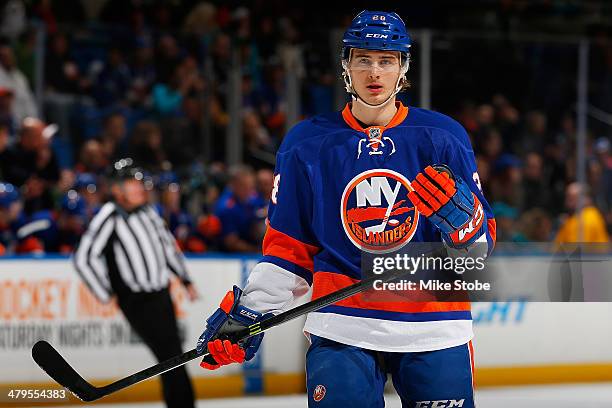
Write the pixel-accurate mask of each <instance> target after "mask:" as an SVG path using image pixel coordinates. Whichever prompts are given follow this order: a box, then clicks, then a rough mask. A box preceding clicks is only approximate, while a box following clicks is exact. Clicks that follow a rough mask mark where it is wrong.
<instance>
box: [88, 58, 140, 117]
mask: <svg viewBox="0 0 612 408" xmlns="http://www.w3.org/2000/svg"><path fill="white" fill-rule="evenodd" d="M131 81H132V78H131V76H130V69H129V67H128V65H127V64H126V63H125V58H124V56H123V52H122V51H121V50H120V49H119V48H117V47H114V48H111V50H110V51H109V52H108V61H107V62H106V63H105V64H104V67H103V68H102V71H101V72H100V73H99V74H98V77H97V78H96V81H95V85H94V98H95V99H96V101H97V102H98V105H99V106H103V107H104V106H114V105H116V104H118V103H120V102H121V101H123V99H124V94H125V92H126V90H128V89H130V85H131Z"/></svg>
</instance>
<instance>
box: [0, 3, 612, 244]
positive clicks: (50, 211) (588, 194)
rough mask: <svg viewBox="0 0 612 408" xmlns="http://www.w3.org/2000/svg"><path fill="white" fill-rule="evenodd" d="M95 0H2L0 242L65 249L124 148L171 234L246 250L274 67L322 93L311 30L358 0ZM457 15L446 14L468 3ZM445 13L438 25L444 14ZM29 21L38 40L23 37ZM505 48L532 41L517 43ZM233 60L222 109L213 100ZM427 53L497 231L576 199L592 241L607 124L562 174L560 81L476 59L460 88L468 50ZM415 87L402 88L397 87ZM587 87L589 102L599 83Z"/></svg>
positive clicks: (566, 128)
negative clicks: (232, 104) (320, 6)
mask: <svg viewBox="0 0 612 408" xmlns="http://www.w3.org/2000/svg"><path fill="white" fill-rule="evenodd" d="M102 3H104V4H103V7H101V8H100V9H98V10H94V11H92V10H91V9H90V7H86V3H85V2H80V1H78V0H70V1H61V2H59V1H58V2H54V1H50V0H39V1H34V2H24V1H21V0H10V1H8V2H7V3H6V5H5V6H4V9H3V10H2V11H1V12H2V22H3V25H2V29H0V35H2V36H3V39H2V40H1V42H0V254H3V253H4V254H12V253H18V254H19V253H47V252H48V253H53V252H59V253H65V254H67V253H70V251H71V250H72V249H73V248H74V246H75V244H76V242H78V239H79V236H80V233H81V232H82V231H83V229H84V227H85V226H86V225H87V222H88V221H89V220H90V219H91V217H92V216H93V215H94V214H95V212H96V211H97V209H98V208H99V207H100V205H101V204H102V203H103V202H104V200H106V199H107V198H108V182H107V180H106V169H107V167H108V166H109V164H111V163H113V162H114V161H115V160H117V159H118V158H121V157H127V156H129V157H132V158H133V159H134V160H135V161H136V162H137V163H138V164H139V165H140V166H142V167H143V168H144V169H145V170H146V171H147V174H148V176H147V179H146V181H145V182H146V185H147V188H148V189H149V191H150V193H151V202H152V203H153V204H154V205H155V206H156V208H157V209H158V210H159V211H160V213H161V214H162V215H163V217H164V218H165V219H166V221H167V222H168V224H169V225H170V228H171V230H172V231H173V233H174V234H175V236H176V238H177V241H178V243H179V245H180V246H181V247H182V248H183V249H184V250H185V251H187V252H196V253H201V252H206V251H211V250H221V251H229V252H257V251H258V250H259V248H260V245H261V240H262V237H263V233H264V231H265V218H266V211H267V202H268V199H269V197H270V192H271V191H272V188H273V173H272V169H273V168H274V153H275V152H276V150H277V148H278V146H279V145H280V143H281V141H282V138H283V135H284V133H285V131H286V129H287V127H288V126H289V124H288V123H287V114H288V112H287V100H286V98H287V84H286V82H287V72H288V71H290V72H291V73H292V75H295V76H296V77H297V78H298V79H299V80H300V82H301V84H302V85H301V92H300V101H301V103H300V106H301V111H300V112H299V114H300V117H302V118H305V117H309V116H312V115H314V114H317V113H321V112H327V111H331V110H333V109H335V105H334V89H335V88H337V86H336V81H337V79H338V78H337V77H336V76H337V74H336V72H337V61H334V60H333V58H332V57H333V54H332V53H331V52H330V48H329V46H328V45H327V44H328V43H329V34H330V32H331V31H332V28H337V29H341V28H342V27H343V26H344V25H346V23H347V18H350V16H351V15H352V14H354V13H353V12H354V11H359V10H352V9H351V10H344V11H343V12H342V13H336V14H334V13H331V14H330V15H325V16H318V17H320V19H319V20H317V21H318V24H310V23H309V21H313V20H311V19H309V16H312V15H313V13H315V11H313V10H306V9H302V8H299V7H297V6H296V7H294V8H291V6H290V5H288V4H287V3H285V2H281V1H272V2H261V1H256V2H254V3H256V4H253V5H252V6H249V7H245V6H243V5H241V4H240V3H239V2H201V3H192V2H182V3H181V5H177V4H174V3H172V2H163V1H152V0H151V1H135V0H131V1H129V0H122V1H116V0H109V1H107V2H102ZM457 3H461V2H457ZM520 3H521V2H514V1H500V2H499V10H497V11H496V13H497V14H496V15H498V16H504V18H501V17H500V18H499V19H498V20H499V21H498V26H500V27H506V26H507V27H514V26H516V24H517V23H516V22H515V23H513V24H510V23H509V21H510V20H512V18H511V17H512V16H520V15H523V14H522V13H525V10H523V9H521V7H520ZM89 6H91V5H89ZM356 6H357V5H355V7H356ZM423 7H424V8H421V9H419V10H413V12H414V13H416V15H417V17H415V19H417V18H420V24H421V25H420V26H428V25H429V26H431V25H433V26H434V27H435V24H434V23H433V21H432V20H431V19H428V18H427V16H428V15H429V14H428V10H429V9H427V7H425V6H423ZM542 7H544V8H545V6H542ZM500 10H501V11H503V13H502V12H500ZM540 11H541V12H542V15H544V16H546V17H547V18H548V16H549V15H550V11H549V13H548V14H547V12H546V10H544V11H542V10H540ZM569 12H571V11H569ZM400 13H402V12H401V10H400ZM494 14H495V13H494ZM403 15H405V14H403ZM458 15H459V14H458ZM466 15H467V14H462V15H461V16H462V18H463V20H465V21H471V20H470V19H468V18H467V17H465V16H466ZM508 16H510V17H508ZM485 17H486V16H485ZM463 20H462V21H463ZM490 20H491V19H490V18H489V19H488V20H487V21H490ZM84 21H86V22H87V24H85V23H83V22H84ZM521 21H525V20H521ZM9 23H10V24H9ZM438 24H440V23H439V22H438ZM445 24H448V25H449V27H451V28H452V24H453V22H452V21H448V20H445ZM409 25H411V24H410V22H409ZM41 26H42V27H44V32H45V33H46V35H45V37H44V38H43V39H42V40H43V41H44V43H43V46H42V48H43V50H44V53H40V52H38V51H40V41H41V37H40V32H41V30H40V29H39V27H41ZM440 28H443V29H445V28H448V27H440ZM488 29H491V27H488ZM508 29H510V28H508ZM594 35H595V39H596V41H595V45H594V48H593V51H592V56H593V57H592V59H593V58H595V59H594V60H593V61H592V63H593V64H594V65H595V66H597V70H595V71H594V74H593V75H594V76H595V77H596V78H594V80H596V81H598V84H601V88H603V89H607V88H606V87H610V85H612V58H611V57H612V40H611V39H610V36H609V32H606V31H605V30H604V31H596V32H595V33H594ZM321 44H325V46H321ZM417 45H418V44H417ZM485 47H486V44H483V48H485ZM489 48H490V44H489ZM417 51H418V50H417ZM515 51H516V50H515ZM456 52H457V53H456V54H455V56H454V57H453V58H456V62H457V64H459V63H460V62H463V61H465V58H466V57H465V55H464V54H463V51H462V50H461V49H460V48H458V49H457V51H456ZM495 52H497V53H499V49H498V48H495ZM521 52H526V53H530V54H528V55H529V56H533V55H534V50H532V49H530V50H527V51H525V50H524V49H521ZM472 53H475V54H477V51H476V50H472ZM515 54H518V52H515ZM40 55H44V57H42V61H41V57H40ZM542 58H544V57H542ZM597 58H599V59H597ZM574 61H575V60H574ZM434 62H435V61H434ZM515 62H516V61H515ZM472 63H474V61H472ZM236 64H238V65H239V72H240V92H241V97H242V100H241V109H240V116H239V117H233V116H232V115H230V111H229V107H228V104H229V99H230V88H231V85H230V81H231V79H230V73H231V72H232V69H233V67H235V66H236ZM468 64H469V62H468ZM491 64H493V62H491ZM500 64H505V65H509V63H508V61H506V60H504V61H502V62H500ZM517 64H518V63H517ZM601 65H603V66H601ZM509 66H511V67H512V68H511V69H514V67H513V66H512V65H509ZM440 67H441V65H440V64H438V65H437V68H434V81H435V78H436V77H438V78H447V79H448V80H447V81H446V82H444V81H439V82H438V84H444V86H445V87H446V89H445V90H443V89H440V88H441V86H440V85H438V86H437V87H436V86H434V89H433V93H434V95H433V96H434V98H433V99H434V108H438V109H441V110H442V111H443V112H444V113H447V114H450V115H451V116H453V117H454V118H456V119H457V120H459V121H460V122H461V123H462V124H463V125H464V127H465V128H466V129H467V130H468V133H469V134H470V137H471V138H472V143H473V146H474V150H475V154H476V158H477V164H478V169H479V175H480V183H481V185H482V188H483V190H484V192H485V196H486V197H487V198H488V200H489V202H490V203H491V204H492V206H493V209H494V212H495V215H496V218H497V220H498V240H499V241H518V242H525V241H544V242H546V241H552V240H555V239H556V240H558V241H571V240H572V239H573V240H576V239H578V237H577V236H576V232H575V228H573V229H572V228H570V227H569V226H568V225H570V226H571V225H572V222H573V223H576V218H575V212H576V209H577V208H578V206H580V208H584V209H583V210H582V211H583V212H584V211H586V210H588V211H586V213H587V221H586V223H587V224H588V226H587V230H588V231H587V232H589V231H591V230H592V231H595V232H593V233H592V235H590V232H589V233H588V234H587V235H582V238H585V237H586V238H588V239H585V240H595V241H607V240H608V236H609V232H610V231H611V229H612V205H611V202H612V152H611V147H610V135H611V134H612V132H611V131H610V130H611V128H610V126H607V127H605V126H593V127H589V134H588V137H587V146H586V152H587V166H586V168H587V174H586V176H587V177H586V179H587V183H586V185H579V184H576V179H577V174H576V168H577V159H576V151H577V149H576V122H575V112H574V111H573V110H572V107H573V103H574V99H575V95H571V93H570V95H569V96H568V95H563V94H562V92H557V93H553V92H552V91H551V90H550V89H548V88H547V87H545V86H544V85H542V82H541V81H537V80H536V79H537V75H535V74H534V75H533V76H532V79H533V82H534V83H535V85H533V84H532V85H533V86H531V85H530V86H531V88H529V90H530V92H531V94H530V95H531V96H533V95H534V93H535V95H536V97H533V98H530V102H526V101H525V100H523V99H520V98H517V97H516V93H517V89H516V86H514V85H515V82H516V81H517V78H516V77H514V78H512V80H509V87H508V89H502V90H501V91H500V90H498V89H488V90H487V89H485V88H486V87H485V86H484V85H485V83H486V78H485V77H484V76H480V78H481V79H482V84H483V87H481V88H478V87H477V86H476V85H474V84H475V82H474V81H473V80H471V82H470V86H471V87H472V89H473V91H474V92H473V93H474V95H473V96H472V95H471V90H468V89H467V87H463V85H464V84H463V83H462V78H460V77H459V76H460V74H457V73H461V72H467V71H470V70H472V69H473V70H476V69H477V68H478V67H470V68H469V69H468V70H467V71H466V70H464V71H461V70H460V69H456V70H454V75H455V76H453V75H438V71H437V70H439V69H441V68H440ZM509 69H510V68H509ZM569 73H570V74H571V75H574V73H573V71H572V70H569ZM474 75H476V76H478V75H479V74H478V73H475V74H474ZM538 75H541V73H540V72H539V71H538ZM463 77H464V78H463V79H465V75H464V76H463ZM41 78H43V79H42V81H40V79H41ZM499 78H501V77H500V76H498V77H497V78H496V80H497V83H498V84H499V83H500V82H499ZM412 79H413V81H414V80H415V79H417V78H412ZM553 79H554V80H555V81H557V80H558V81H561V79H563V78H560V77H555V78H553ZM449 81H454V84H455V85H456V88H455V89H452V86H449ZM561 82H562V81H561ZM37 84H39V85H41V87H40V89H39V93H38V94H37V93H36V85H37ZM501 85H503V84H501ZM506 85H508V84H506ZM527 85H529V84H525V86H527ZM563 85H564V86H565V87H566V88H567V87H568V86H569V87H570V88H571V87H573V84H571V83H570V85H567V84H563ZM566 85H567V86H566ZM416 86H417V88H418V83H417V84H416ZM572 89H573V88H572ZM597 89H599V88H597ZM498 91H499V92H498ZM528 93H529V92H528ZM415 94H417V93H416V92H415V91H414V90H413V91H412V93H409V94H408V95H407V96H404V100H406V101H407V102H408V103H413V102H412V99H413V98H414V95H415ZM541 94H543V95H544V96H546V95H548V96H551V95H552V96H553V97H554V98H548V99H547V98H544V97H542V96H541ZM457 95H460V96H459V97H458V96H457ZM537 96H540V97H539V98H538V97H537ZM470 98H472V99H470ZM594 98H595V99H596V100H597V101H598V103H601V105H600V106H602V108H606V98H608V99H609V93H606V92H603V91H602V92H600V93H596V94H594ZM436 100H438V101H443V102H442V103H439V104H437V103H436V102H435V101H436ZM472 100H473V101H475V102H472ZM534 101H539V102H541V103H534ZM607 108H609V109H607V110H608V111H610V110H612V109H610V108H611V107H610V105H608V106H607ZM232 121H240V122H241V125H242V126H241V129H242V130H241V131H242V144H243V152H242V162H243V163H244V164H243V165H234V166H228V165H227V163H226V161H225V158H226V152H227V148H228V146H227V140H226V134H227V129H228V126H230V125H231V123H232ZM577 197H580V198H577ZM578 201H579V202H578ZM572 217H574V218H572ZM591 225H594V226H593V227H592V228H591Z"/></svg>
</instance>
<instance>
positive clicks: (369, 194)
mask: <svg viewBox="0 0 612 408" xmlns="http://www.w3.org/2000/svg"><path fill="white" fill-rule="evenodd" d="M396 105H397V108H398V109H397V113H396V114H395V116H394V117H393V119H392V120H391V121H390V123H389V124H388V125H387V126H370V127H368V128H365V129H364V128H362V127H361V126H360V124H359V123H358V121H357V120H356V119H355V118H354V117H353V115H352V113H351V110H350V104H349V105H347V106H346V107H345V109H344V110H343V111H342V112H335V113H332V114H326V115H319V116H316V117H313V118H311V119H308V120H305V121H302V122H301V123H299V124H297V125H296V126H295V127H294V128H293V129H291V130H290V131H289V133H288V134H287V136H286V137H285V139H284V141H283V143H282V146H281V147H280V149H279V151H278V154H277V164H276V170H275V178H274V190H273V192H272V197H271V203H270V208H269V211H268V217H269V219H268V227H267V232H266V236H265V239H264V244H263V255H264V256H263V259H262V260H261V261H260V263H259V264H258V265H257V266H256V267H255V268H254V269H253V271H252V273H251V275H250V277H249V281H248V284H247V286H246V287H245V296H244V297H243V300H242V302H243V303H245V306H247V307H250V308H252V309H255V310H258V311H261V312H273V313H276V312H281V311H284V310H286V309H287V308H288V307H290V306H291V304H292V303H293V301H294V300H295V299H296V298H298V297H300V296H301V295H303V294H305V293H306V292H308V290H309V289H310V287H312V296H313V299H314V298H318V297H321V296H324V295H327V294H328V293H331V292H334V291H336V290H339V289H342V288H343V287H346V286H348V285H351V284H353V283H355V282H356V281H358V280H359V279H361V268H360V267H361V265H360V263H361V254H362V252H361V251H367V252H370V253H380V254H383V253H387V252H390V251H393V250H397V249H399V248H401V247H402V246H404V245H406V244H407V243H408V242H411V241H412V242H440V241H441V240H442V239H441V235H440V232H439V230H438V229H437V228H436V227H435V226H434V225H433V224H432V223H431V222H429V221H428V220H427V219H426V217H424V216H423V215H421V214H419V213H418V211H417V210H416V209H415V207H414V205H413V204H412V203H411V202H410V199H409V198H408V191H410V190H411V187H410V180H413V179H414V177H415V176H416V174H417V173H419V172H420V171H422V170H423V169H424V168H425V167H426V166H427V165H433V164H446V165H448V166H449V167H450V168H451V169H452V171H453V172H454V174H455V175H457V176H459V177H461V178H462V179H463V180H465V181H466V182H467V184H468V185H469V187H470V189H471V190H472V192H473V193H474V194H475V195H476V197H477V198H478V200H479V201H480V203H481V204H482V207H483V210H484V214H485V216H486V220H485V224H486V225H487V226H488V228H486V233H485V234H483V236H481V237H479V241H485V240H486V241H487V242H488V245H489V247H490V248H492V246H493V245H494V242H495V220H494V218H493V214H492V211H491V208H490V206H489V205H488V203H487V201H486V200H485V198H484V197H483V195H482V191H481V189H480V186H479V184H480V182H479V179H478V173H477V169H476V163H475V159H474V153H473V151H472V148H471V145H470V141H469V138H468V135H467V133H466V132H465V130H464V129H463V127H462V126H461V125H460V124H459V123H457V122H456V121H454V120H453V119H451V118H449V117H447V116H445V115H442V114H440V113H436V112H432V111H428V110H425V109H419V108H413V107H410V108H408V107H405V106H403V105H402V104H401V103H399V102H397V103H396ZM304 331H305V332H307V333H312V334H315V335H317V336H320V337H325V338H329V339H331V340H335V341H338V342H341V343H345V344H350V345H354V346H358V347H363V348H368V349H373V350H381V351H396V352H409V351H426V350H436V349H442V348H446V347H452V346H456V345H459V344H464V343H467V342H468V341H469V340H470V339H471V338H472V336H473V333H472V322H471V313H470V304H469V303H468V302H454V303H453V302H418V303H410V302H380V301H376V302H368V301H367V300H366V299H364V297H363V295H362V294H357V295H354V296H352V297H350V298H348V299H345V300H343V301H340V302H338V303H336V304H334V305H331V306H328V307H325V308H323V309H321V310H319V311H318V312H315V313H310V314H309V315H308V317H307V320H306V324H305V327H304Z"/></svg>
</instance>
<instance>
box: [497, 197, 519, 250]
mask: <svg viewBox="0 0 612 408" xmlns="http://www.w3.org/2000/svg"><path fill="white" fill-rule="evenodd" d="M492 209H493V214H495V221H496V222H497V242H514V241H518V240H519V239H517V238H518V235H517V234H518V231H517V225H516V219H517V217H518V211H517V210H516V208H514V207H511V206H509V205H508V204H506V203H502V202H495V203H493V205H492Z"/></svg>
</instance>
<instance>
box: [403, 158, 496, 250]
mask: <svg viewBox="0 0 612 408" xmlns="http://www.w3.org/2000/svg"><path fill="white" fill-rule="evenodd" d="M411 185H412V188H413V189H414V191H411V192H409V193H408V197H409V198H410V200H411V201H412V203H413V204H414V205H415V207H416V208H417V210H418V211H419V212H420V213H421V214H423V215H425V216H426V217H427V218H428V219H429V221H431V222H432V223H433V224H434V225H435V226H436V227H438V228H439V229H440V231H441V232H442V238H443V239H444V241H445V242H446V243H447V244H449V245H450V246H452V247H454V248H466V247H468V246H469V245H471V244H472V243H473V242H474V241H476V239H478V237H480V236H481V235H482V234H484V232H485V229H484V228H485V225H486V223H485V222H484V221H485V215H484V211H483V208H482V204H481V203H480V200H478V197H476V195H475V194H474V193H472V191H470V188H469V187H468V185H467V184H466V183H465V182H464V181H463V180H462V179H461V177H455V176H454V175H453V173H452V171H451V169H450V168H449V167H448V166H445V165H435V166H434V167H432V166H427V167H426V168H425V170H424V171H423V172H421V173H419V174H417V176H416V178H415V180H414V181H413V182H412V183H411Z"/></svg>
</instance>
